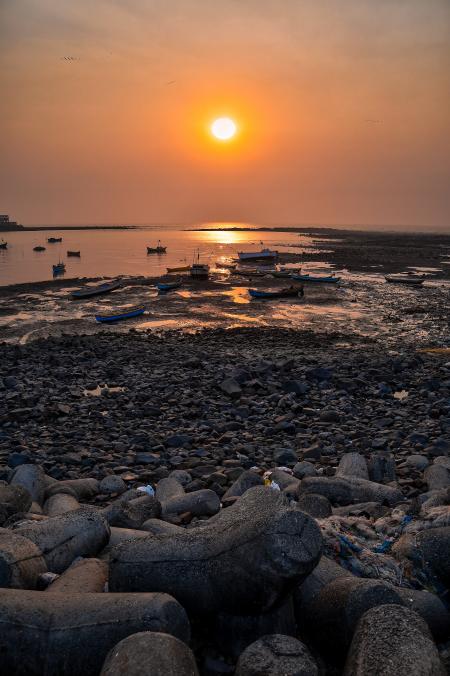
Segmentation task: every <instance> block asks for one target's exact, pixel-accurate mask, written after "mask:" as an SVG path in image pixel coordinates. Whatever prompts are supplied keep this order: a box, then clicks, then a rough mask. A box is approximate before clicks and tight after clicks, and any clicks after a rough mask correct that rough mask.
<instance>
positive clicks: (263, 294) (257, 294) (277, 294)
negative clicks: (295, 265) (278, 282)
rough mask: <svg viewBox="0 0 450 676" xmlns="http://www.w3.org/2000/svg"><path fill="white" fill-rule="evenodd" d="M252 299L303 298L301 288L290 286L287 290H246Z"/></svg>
mask: <svg viewBox="0 0 450 676" xmlns="http://www.w3.org/2000/svg"><path fill="white" fill-rule="evenodd" d="M248 292H249V294H250V296H251V297H252V298H289V297H291V296H298V295H301V296H303V287H301V286H290V287H289V288H288V289H279V290H276V291H259V290H258V289H249V290H248Z"/></svg>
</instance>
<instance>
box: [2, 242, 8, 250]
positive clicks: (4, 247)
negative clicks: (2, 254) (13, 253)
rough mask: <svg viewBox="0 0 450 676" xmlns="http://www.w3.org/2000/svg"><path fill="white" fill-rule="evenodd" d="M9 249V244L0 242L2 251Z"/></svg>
mask: <svg viewBox="0 0 450 676" xmlns="http://www.w3.org/2000/svg"><path fill="white" fill-rule="evenodd" d="M7 248H8V242H0V249H7Z"/></svg>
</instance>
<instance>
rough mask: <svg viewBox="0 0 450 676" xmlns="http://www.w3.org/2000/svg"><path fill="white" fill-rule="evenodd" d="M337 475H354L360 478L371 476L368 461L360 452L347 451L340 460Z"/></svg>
mask: <svg viewBox="0 0 450 676" xmlns="http://www.w3.org/2000/svg"><path fill="white" fill-rule="evenodd" d="M336 476H344V477H345V476H354V477H359V478H360V479H368V478H369V470H368V469H367V462H366V459H365V457H364V456H363V455H361V454H360V453H345V455H343V456H342V458H341V459H340V461H339V465H338V468H337V470H336Z"/></svg>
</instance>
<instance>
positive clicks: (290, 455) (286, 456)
mask: <svg viewBox="0 0 450 676" xmlns="http://www.w3.org/2000/svg"><path fill="white" fill-rule="evenodd" d="M273 459H274V462H275V463H276V464H277V465H287V466H291V465H295V464H296V463H297V462H298V457H297V453H296V452H295V451H294V450H293V449H292V448H282V449H280V450H279V451H275V453H274V454H273Z"/></svg>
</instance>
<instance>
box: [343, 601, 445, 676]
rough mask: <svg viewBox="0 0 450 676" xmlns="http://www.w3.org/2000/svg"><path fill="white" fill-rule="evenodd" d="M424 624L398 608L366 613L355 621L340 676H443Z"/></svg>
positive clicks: (405, 609) (382, 607) (384, 606)
mask: <svg viewBox="0 0 450 676" xmlns="http://www.w3.org/2000/svg"><path fill="white" fill-rule="evenodd" d="M445 673H446V671H445V669H444V667H443V665H442V663H441V661H440V658H439V653H438V651H437V649H436V646H435V644H434V643H433V640H432V638H431V634H430V632H429V630H428V627H427V625H426V624H425V622H424V620H422V618H421V617H419V615H417V614H416V613H414V612H413V611H412V610H408V609H407V608H403V607H401V606H398V605H389V606H386V605H382V606H378V607H376V608H372V609H370V610H368V611H367V612H366V613H364V615H363V616H362V617H361V619H360V620H359V622H358V624H357V626H356V630H355V634H354V637H353V641H352V644H351V648H350V651H349V654H348V656H347V662H346V665H345V670H344V676H379V674H383V676H424V675H425V674H427V675H430V676H445Z"/></svg>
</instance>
